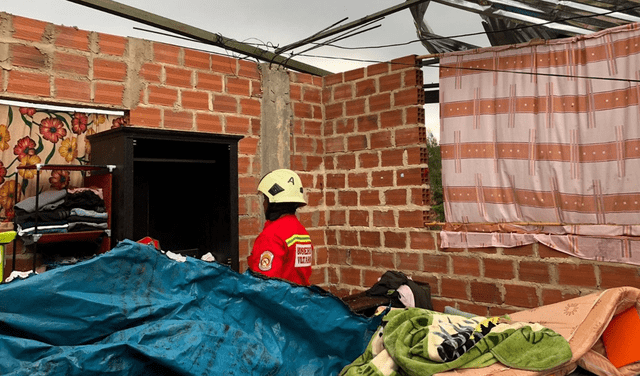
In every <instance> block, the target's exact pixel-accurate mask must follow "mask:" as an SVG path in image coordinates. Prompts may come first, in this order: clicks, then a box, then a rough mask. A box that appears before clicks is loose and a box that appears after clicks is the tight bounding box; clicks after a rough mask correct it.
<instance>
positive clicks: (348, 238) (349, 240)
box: [331, 231, 358, 264]
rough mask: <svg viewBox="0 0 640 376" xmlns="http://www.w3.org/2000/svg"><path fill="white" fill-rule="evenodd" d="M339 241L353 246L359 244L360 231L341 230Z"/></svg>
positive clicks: (341, 243) (344, 244)
mask: <svg viewBox="0 0 640 376" xmlns="http://www.w3.org/2000/svg"><path fill="white" fill-rule="evenodd" d="M339 239H340V240H339V243H338V244H340V245H343V246H348V247H353V246H357V245H358V232H357V231H340V233H339ZM331 263H332V264H335V262H331Z"/></svg>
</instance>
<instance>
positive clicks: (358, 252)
mask: <svg viewBox="0 0 640 376" xmlns="http://www.w3.org/2000/svg"><path fill="white" fill-rule="evenodd" d="M348 255H349V256H348V258H349V261H351V263H350V265H353V266H371V252H370V251H368V250H364V249H352V250H350V251H349V253H348Z"/></svg>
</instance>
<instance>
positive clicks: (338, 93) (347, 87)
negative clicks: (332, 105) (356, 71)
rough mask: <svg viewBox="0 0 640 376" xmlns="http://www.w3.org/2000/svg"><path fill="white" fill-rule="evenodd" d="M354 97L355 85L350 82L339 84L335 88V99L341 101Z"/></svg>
mask: <svg viewBox="0 0 640 376" xmlns="http://www.w3.org/2000/svg"><path fill="white" fill-rule="evenodd" d="M350 98H353V86H352V85H351V84H350V83H349V84H344V85H337V86H335V87H334V88H333V100H334V101H340V100H344V99H350Z"/></svg>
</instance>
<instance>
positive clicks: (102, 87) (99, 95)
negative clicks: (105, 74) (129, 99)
mask: <svg viewBox="0 0 640 376" xmlns="http://www.w3.org/2000/svg"><path fill="white" fill-rule="evenodd" d="M123 94H124V85H121V84H109V83H103V82H97V83H96V84H95V95H94V101H95V102H96V103H106V104H113V105H116V106H122V96H123Z"/></svg>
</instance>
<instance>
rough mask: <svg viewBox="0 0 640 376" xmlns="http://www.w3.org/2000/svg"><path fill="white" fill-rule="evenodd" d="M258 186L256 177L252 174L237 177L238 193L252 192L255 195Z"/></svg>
mask: <svg viewBox="0 0 640 376" xmlns="http://www.w3.org/2000/svg"><path fill="white" fill-rule="evenodd" d="M257 186H258V179H256V178H255V177H254V176H247V177H242V176H241V177H239V178H238V188H239V193H240V194H241V195H242V194H252V195H255V193H256V187H257Z"/></svg>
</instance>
